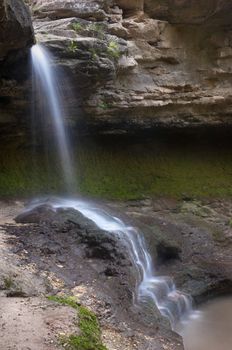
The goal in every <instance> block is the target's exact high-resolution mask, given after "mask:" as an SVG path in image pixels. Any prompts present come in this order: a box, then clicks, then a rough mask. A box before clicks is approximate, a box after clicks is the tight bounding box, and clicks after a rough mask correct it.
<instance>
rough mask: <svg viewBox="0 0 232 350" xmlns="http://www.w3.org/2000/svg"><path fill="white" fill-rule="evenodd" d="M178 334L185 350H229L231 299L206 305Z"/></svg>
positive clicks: (231, 322)
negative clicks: (182, 340) (181, 338)
mask: <svg viewBox="0 0 232 350" xmlns="http://www.w3.org/2000/svg"><path fill="white" fill-rule="evenodd" d="M196 315H197V316H196ZM178 332H179V333H180V334H181V335H182V337H183V339H184V346H185V350H231V349H232V297H230V298H220V299H217V300H214V301H212V302H209V303H207V304H206V305H204V307H202V308H201V309H200V310H199V312H197V314H195V317H192V318H190V319H189V320H188V321H186V323H185V324H183V325H182V326H181V327H180V328H179V329H178Z"/></svg>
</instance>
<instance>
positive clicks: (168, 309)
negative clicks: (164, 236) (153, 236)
mask: <svg viewBox="0 0 232 350" xmlns="http://www.w3.org/2000/svg"><path fill="white" fill-rule="evenodd" d="M44 203H46V204H50V205H51V206H52V207H53V208H54V209H57V208H73V209H76V210H78V211H79V212H80V213H82V214H83V215H84V216H85V217H86V218H88V219H90V220H92V221H93V222H94V223H95V224H96V225H97V226H98V227H99V228H100V229H102V230H105V231H107V232H109V233H111V234H114V235H119V236H120V237H121V238H122V239H123V240H124V242H125V243H126V245H127V247H128V252H129V254H130V257H131V260H132V262H133V264H134V267H135V268H136V269H137V276H138V277H137V288H136V291H135V296H134V302H135V304H136V305H143V304H144V303H149V305H150V302H152V303H154V305H156V306H157V307H158V309H159V311H160V313H161V314H162V315H163V316H164V317H166V318H168V320H169V321H170V324H171V326H172V328H173V329H175V325H176V324H177V322H184V320H185V319H187V318H188V317H189V316H191V315H192V314H193V313H192V303H191V298H190V297H189V296H188V295H185V294H183V293H181V292H180V291H178V290H176V287H175V284H174V283H173V281H172V279H171V278H169V277H160V276H156V274H155V269H154V266H153V261H152V258H151V255H150V254H149V252H148V250H147V247H146V244H145V240H144V238H143V235H142V233H141V232H139V230H138V229H136V228H135V227H132V226H127V225H125V224H124V222H123V221H122V220H120V219H119V218H117V217H115V216H113V215H111V214H109V213H107V212H106V211H105V210H104V209H102V208H101V207H99V206H98V205H96V204H95V203H91V202H89V201H83V200H72V199H62V198H53V199H47V200H46V201H44V200H41V201H40V200H36V201H34V202H33V203H32V204H31V205H30V207H29V208H28V209H29V210H31V209H33V208H35V207H36V206H38V205H41V204H44Z"/></svg>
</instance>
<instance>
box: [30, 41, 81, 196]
mask: <svg viewBox="0 0 232 350" xmlns="http://www.w3.org/2000/svg"><path fill="white" fill-rule="evenodd" d="M31 57H32V67H33V84H34V85H35V86H33V90H34V92H35V94H37V95H38V96H37V99H36V101H38V106H36V108H34V110H35V111H36V113H38V110H39V111H40V109H41V108H42V113H43V114H45V116H43V118H48V119H49V118H50V121H51V123H52V127H53V130H54V135H55V140H56V144H57V149H58V152H59V159H60V163H61V167H62V171H63V178H64V182H65V187H66V190H68V191H69V192H71V190H72V189H73V187H74V186H75V176H74V170H73V166H72V161H71V156H70V154H71V152H70V150H69V145H68V140H67V136H66V131H65V127H64V101H62V95H61V94H60V92H59V85H60V82H59V81H58V79H56V72H55V71H54V68H53V67H52V62H53V57H52V55H51V53H50V52H49V51H48V50H47V49H45V48H44V47H43V46H41V45H38V44H37V45H34V46H33V47H32V49H31ZM40 112H41V111H40Z"/></svg>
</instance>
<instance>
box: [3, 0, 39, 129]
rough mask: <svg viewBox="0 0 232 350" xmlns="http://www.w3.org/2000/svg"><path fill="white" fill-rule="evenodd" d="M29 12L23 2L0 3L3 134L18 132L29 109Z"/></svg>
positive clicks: (5, 1) (9, 0)
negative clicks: (26, 80)
mask: <svg viewBox="0 0 232 350" xmlns="http://www.w3.org/2000/svg"><path fill="white" fill-rule="evenodd" d="M33 42H34V36H33V28H32V22H31V17H30V13H29V9H28V8H27V7H26V5H25V4H24V2H23V1H22V0H4V1H1V4H0V134H1V135H4V134H5V133H6V131H7V132H12V131H13V130H12V127H14V126H15V130H14V133H17V132H19V133H20V128H19V125H20V123H19V121H20V119H21V120H22V119H23V117H24V116H25V112H24V111H25V108H26V107H27V106H28V101H27V98H26V93H27V91H26V90H27V89H26V85H23V84H22V80H24V79H26V78H27V79H28V71H27V62H26V57H27V53H28V48H29V47H30V46H31V45H32V44H33Z"/></svg>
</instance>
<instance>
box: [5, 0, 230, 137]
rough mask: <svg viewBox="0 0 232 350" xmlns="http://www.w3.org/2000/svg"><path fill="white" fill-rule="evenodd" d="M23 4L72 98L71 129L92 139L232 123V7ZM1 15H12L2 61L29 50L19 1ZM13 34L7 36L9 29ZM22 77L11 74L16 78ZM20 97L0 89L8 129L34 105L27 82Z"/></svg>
mask: <svg viewBox="0 0 232 350" xmlns="http://www.w3.org/2000/svg"><path fill="white" fill-rule="evenodd" d="M29 2H30V4H31V8H32V12H33V14H34V27H35V32H36V36H37V39H38V41H39V42H41V43H43V44H44V45H46V46H48V47H49V48H50V49H51V50H52V51H53V52H54V54H55V57H56V59H57V62H56V63H57V64H58V65H61V66H63V68H65V70H66V72H67V74H68V75H69V76H70V77H71V79H72V82H73V92H74V95H72V96H71V97H70V98H69V101H68V105H69V117H70V120H71V121H72V125H74V126H75V125H76V126H77V127H78V124H79V123H82V122H83V121H84V123H86V124H87V125H88V127H90V128H88V130H91V127H92V128H93V129H94V132H96V131H97V130H99V131H100V132H115V133H121V132H130V131H133V130H138V129H139V130H140V129H150V128H154V127H157V126H161V127H196V126H205V125H206V126H209V125H212V126H215V125H216V126H217V125H230V124H231V120H232V119H231V112H232V107H231V102H232V94H231V83H232V69H231V63H232V25H231V23H230V22H231V19H232V18H231V17H232V15H231V13H232V12H231V9H232V4H231V3H230V2H228V1H226V0H208V1H207V0H205V1H203V0H198V1H197V0H173V1H171V0H162V1H161V0H69V1H63V0H30V1H29ZM6 4H7V5H6ZM12 4H14V5H12ZM5 6H7V8H8V11H5V7H4V6H3V5H2V7H1V11H2V15H3V18H4V22H3V23H4V25H5V26H6V27H4V28H5V29H4V31H2V33H3V32H4V33H6V32H7V31H8V32H9V34H11V37H12V38H13V39H12V40H7V39H6V36H3V37H2V39H1V55H2V57H3V58H4V57H5V56H6V55H7V53H9V52H10V51H11V49H12V48H15V49H19V48H21V47H25V46H27V45H28V44H29V43H31V28H30V20H29V19H28V13H27V11H26V9H25V6H24V5H22V2H21V0H17V1H16V2H14V3H13V2H12V1H10V0H8V2H5ZM19 9H20V10H19ZM16 10H17V11H16ZM4 11H5V12H4ZM14 11H16V13H17V16H16V15H14ZM7 16H8V17H7ZM9 16H11V17H10V18H11V20H10V21H9ZM12 18H14V20H13V19H12ZM25 19H26V20H25ZM9 26H11V27H10V28H12V31H9V29H6V28H9ZM19 34H20V35H19ZM18 35H19V37H20V39H18ZM10 57H12V55H11V56H10ZM13 57H14V55H13ZM8 60H9V55H8ZM21 67H23V65H21ZM14 68H15V67H14ZM5 71H6V70H5ZM18 72H19V70H18V69H17V67H16V69H14V70H13V73H14V74H16V75H17V73H18ZM10 74H12V72H10ZM10 74H9V75H10ZM28 76H29V75H28ZM4 84H6V83H5V82H4ZM11 84H12V83H11ZM66 86H67V84H66ZM66 86H65V88H66ZM14 89H16V90H17V89H18V86H14ZM24 89H25V90H24V92H23V95H21V96H20V97H19V98H18V97H17V96H19V94H22V89H21V87H20V89H19V91H16V92H15V90H14V92H13V96H16V97H17V98H16V99H15V98H14V99H9V94H10V93H9V91H12V87H11V85H10V86H9V83H7V86H4V89H1V95H2V96H3V97H4V96H6V97H7V101H8V102H9V103H8V104H7V106H6V108H5V105H4V108H1V119H2V120H4V123H7V125H8V126H10V127H11V123H12V119H13V120H20V123H24V121H25V116H26V115H27V114H28V113H26V109H25V108H26V107H28V106H29V103H30V101H29V96H27V95H25V94H26V93H27V92H28V93H29V91H30V79H28V82H27V84H26V85H25V84H24ZM4 101H6V99H5V100H4ZM19 116H20V117H19ZM79 129H80V127H79ZM18 130H20V127H19V129H18Z"/></svg>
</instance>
